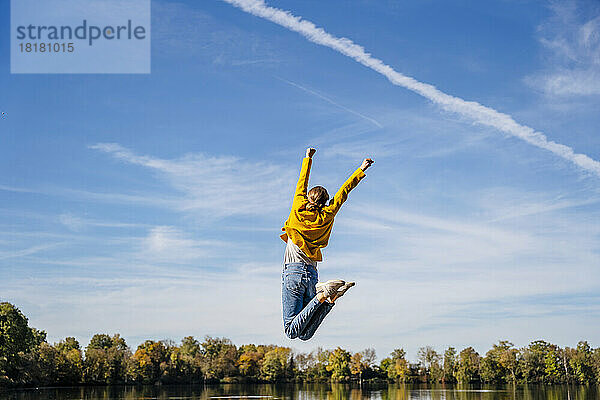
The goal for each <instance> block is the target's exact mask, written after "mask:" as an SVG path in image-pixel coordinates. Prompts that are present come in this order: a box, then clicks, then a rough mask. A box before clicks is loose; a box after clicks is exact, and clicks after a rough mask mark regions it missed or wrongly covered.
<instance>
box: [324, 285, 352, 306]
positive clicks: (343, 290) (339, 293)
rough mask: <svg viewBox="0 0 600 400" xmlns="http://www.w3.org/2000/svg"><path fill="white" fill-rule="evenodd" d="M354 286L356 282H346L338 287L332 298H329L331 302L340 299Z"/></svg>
mask: <svg viewBox="0 0 600 400" xmlns="http://www.w3.org/2000/svg"><path fill="white" fill-rule="evenodd" d="M354 285H356V282H346V283H345V284H344V285H342V286H340V287H339V288H338V290H337V293H336V294H335V296H334V297H333V298H331V299H330V300H331V302H332V303H333V302H335V301H336V300H337V299H338V298H340V297H342V296H343V295H344V293H346V292H347V291H348V289H350V288H351V287H352V286H354Z"/></svg>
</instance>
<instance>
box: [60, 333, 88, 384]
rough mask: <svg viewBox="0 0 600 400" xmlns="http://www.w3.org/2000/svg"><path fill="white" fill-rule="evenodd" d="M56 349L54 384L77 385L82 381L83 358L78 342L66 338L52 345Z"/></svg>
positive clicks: (72, 338)
mask: <svg viewBox="0 0 600 400" xmlns="http://www.w3.org/2000/svg"><path fill="white" fill-rule="evenodd" d="M54 347H55V349H56V354H55V358H54V360H55V365H54V368H55V369H56V383H57V384H59V385H77V384H80V383H81V382H82V379H83V357H82V354H81V349H80V347H79V342H78V341H77V340H76V339H75V338H74V337H68V338H65V339H64V340H62V341H60V342H58V343H57V344H55V345H54Z"/></svg>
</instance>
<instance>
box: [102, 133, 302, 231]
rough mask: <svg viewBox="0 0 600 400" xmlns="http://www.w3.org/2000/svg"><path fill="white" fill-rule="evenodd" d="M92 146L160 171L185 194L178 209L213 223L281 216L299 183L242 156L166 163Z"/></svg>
mask: <svg viewBox="0 0 600 400" xmlns="http://www.w3.org/2000/svg"><path fill="white" fill-rule="evenodd" d="M90 148H92V149H95V150H99V151H102V152H105V153H108V154H111V155H112V156H113V157H115V158H117V159H119V160H122V161H124V162H127V163H129V164H135V165H140V166H143V167H146V168H149V169H151V170H153V171H155V172H157V174H158V175H159V176H160V177H161V178H163V179H164V180H166V182H167V183H169V184H170V185H171V186H172V187H173V188H175V189H176V190H177V191H179V192H180V193H181V194H182V197H181V198H179V199H178V200H177V206H176V208H177V209H178V210H180V211H188V212H201V213H202V216H203V218H209V219H210V218H213V217H227V216H231V215H268V214H269V213H270V212H272V211H282V212H283V209H284V208H287V207H288V205H289V203H290V193H292V190H293V183H294V181H295V179H296V178H295V174H296V171H292V170H291V169H290V170H286V169H284V168H282V167H280V166H278V165H275V164H271V163H267V162H250V161H246V160H243V159H241V158H238V157H228V156H221V157H211V156H206V155H203V154H198V153H194V154H188V155H186V156H183V157H181V158H178V159H174V160H166V159H161V158H157V157H152V156H141V155H137V154H134V153H133V152H131V151H130V150H128V149H126V148H124V147H122V146H120V145H119V144H116V143H98V144H95V145H93V146H90ZM281 215H283V214H281Z"/></svg>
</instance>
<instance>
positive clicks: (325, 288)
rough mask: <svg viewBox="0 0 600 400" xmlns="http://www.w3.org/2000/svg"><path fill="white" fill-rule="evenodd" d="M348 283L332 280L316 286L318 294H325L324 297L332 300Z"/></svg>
mask: <svg viewBox="0 0 600 400" xmlns="http://www.w3.org/2000/svg"><path fill="white" fill-rule="evenodd" d="M345 284H346V282H344V281H343V280H341V279H332V280H329V281H327V282H325V283H323V282H319V283H317V285H316V289H317V293H319V292H323V295H324V296H325V297H327V298H332V297H334V296H335V295H336V294H337V291H338V289H339V288H341V287H342V286H344V285H345Z"/></svg>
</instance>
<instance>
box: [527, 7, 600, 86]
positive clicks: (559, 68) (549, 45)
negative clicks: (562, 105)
mask: <svg viewBox="0 0 600 400" xmlns="http://www.w3.org/2000/svg"><path fill="white" fill-rule="evenodd" d="M551 9H552V11H553V15H552V17H551V18H549V20H548V21H546V22H545V23H544V24H542V25H541V26H540V28H539V31H540V43H541V44H542V46H543V47H544V48H545V50H546V56H547V57H546V62H547V64H548V66H547V68H544V70H543V71H541V72H539V73H537V74H535V75H532V76H529V77H527V78H526V82H528V83H529V84H531V85H532V86H534V87H536V88H538V89H540V90H542V91H543V92H544V93H545V94H546V95H548V96H582V95H598V94H600V8H598V7H597V6H594V5H591V6H590V7H588V5H587V4H586V3H585V2H577V1H567V2H553V3H551Z"/></svg>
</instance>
